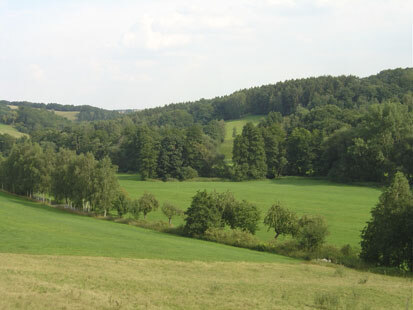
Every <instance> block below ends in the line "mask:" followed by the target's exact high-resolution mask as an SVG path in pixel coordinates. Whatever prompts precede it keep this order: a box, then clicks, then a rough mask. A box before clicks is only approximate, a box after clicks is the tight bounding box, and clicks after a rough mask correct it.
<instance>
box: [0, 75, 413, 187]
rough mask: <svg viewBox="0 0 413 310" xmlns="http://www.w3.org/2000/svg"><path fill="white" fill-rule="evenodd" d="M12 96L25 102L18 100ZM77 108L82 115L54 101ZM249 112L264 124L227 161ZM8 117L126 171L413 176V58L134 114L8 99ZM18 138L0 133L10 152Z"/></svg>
mask: <svg viewBox="0 0 413 310" xmlns="http://www.w3.org/2000/svg"><path fill="white" fill-rule="evenodd" d="M10 104H12V105H15V106H19V108H18V109H14V110H12V109H10V108H8V106H7V105H10ZM75 109H76V110H77V111H79V112H80V113H79V116H78V120H79V121H80V122H70V121H68V120H66V119H64V118H62V117H60V116H58V115H55V114H53V113H51V112H50V111H49V110H59V111H73V110H75ZM82 113H83V114H82ZM251 114H253V115H266V117H265V120H263V121H262V122H261V123H260V124H259V125H258V126H254V125H253V124H247V125H246V126H245V127H244V129H243V131H242V133H240V134H239V135H238V136H237V137H236V138H235V140H234V148H233V162H232V163H229V162H228V160H225V158H224V156H223V155H222V154H220V152H219V145H220V144H221V143H222V141H223V140H224V135H225V122H224V121H225V120H232V119H239V118H242V117H244V116H246V115H251ZM81 115H84V116H81ZM87 115H89V116H87ZM0 119H1V121H2V122H3V123H6V124H12V125H14V126H15V127H16V128H18V129H19V130H20V131H23V132H26V133H29V134H30V136H31V140H32V141H33V142H37V143H39V145H40V146H41V147H42V148H44V149H46V148H51V149H54V150H55V151H57V150H59V149H61V148H65V149H68V150H72V151H75V152H76V153H77V154H86V153H88V152H90V153H91V154H93V156H94V157H95V158H96V159H98V160H100V159H103V158H104V157H106V156H108V157H109V158H110V159H111V161H112V162H113V163H114V164H115V165H117V166H118V168H119V170H120V171H129V172H137V173H139V174H140V175H141V176H142V177H143V178H160V179H163V180H168V179H170V178H175V179H179V180H184V179H188V178H193V177H195V176H205V177H224V178H230V179H233V180H246V179H259V178H265V177H267V178H274V177H278V176H280V175H304V176H326V177H329V178H331V179H333V180H337V181H345V182H348V181H373V182H387V181H389V180H390V179H391V177H392V176H393V175H394V174H395V173H396V172H397V171H402V172H403V173H404V174H405V175H406V177H407V178H408V179H409V180H410V182H412V181H413V69H411V68H407V69H394V70H385V71H382V72H380V73H379V74H377V75H373V76H370V77H366V78H358V77H355V76H339V77H332V76H322V77H317V78H306V79H298V80H290V81H285V82H280V83H277V84H274V85H266V86H261V87H254V88H250V89H244V90H240V91H237V92H235V93H233V94H231V95H229V96H224V97H217V98H213V99H208V100H207V99H201V100H199V101H196V102H187V103H178V104H170V105H167V106H164V107H159V108H152V109H146V110H142V111H138V112H132V113H127V114H121V113H117V112H113V113H112V112H111V111H105V110H102V109H98V108H92V107H88V106H83V107H73V106H61V105H57V104H47V105H44V104H30V103H16V102H13V103H10V102H5V101H2V102H0ZM96 119H99V120H96ZM82 120H89V122H81V121H82ZM14 140H15V139H13V138H10V137H6V136H5V135H2V137H0V151H1V152H2V154H3V156H8V154H9V153H10V152H11V150H12V148H13V145H14V144H15V142H18V141H14ZM18 143H19V142H18Z"/></svg>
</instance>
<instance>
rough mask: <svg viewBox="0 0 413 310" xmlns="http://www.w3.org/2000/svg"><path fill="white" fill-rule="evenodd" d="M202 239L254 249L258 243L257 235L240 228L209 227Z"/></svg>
mask: <svg viewBox="0 0 413 310" xmlns="http://www.w3.org/2000/svg"><path fill="white" fill-rule="evenodd" d="M204 239H206V240H209V241H214V242H218V243H223V244H227V245H232V246H236V247H241V248H247V249H255V248H256V247H257V245H258V244H259V243H260V241H259V240H258V239H257V237H255V236H254V235H252V234H251V233H249V232H247V231H243V230H241V229H230V230H225V229H222V228H209V229H208V230H207V231H205V234H204Z"/></svg>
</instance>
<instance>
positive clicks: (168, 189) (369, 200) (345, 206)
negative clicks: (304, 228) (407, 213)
mask: <svg viewBox="0 0 413 310" xmlns="http://www.w3.org/2000/svg"><path fill="white" fill-rule="evenodd" d="M119 181H120V184H121V186H122V187H123V188H125V189H126V191H127V192H128V193H129V194H130V196H131V197H134V198H137V197H139V196H141V195H142V194H143V193H144V192H145V191H148V192H151V193H153V194H154V195H155V196H156V197H157V198H158V200H159V201H160V202H161V203H162V202H164V201H169V202H171V203H173V204H175V205H176V206H178V207H180V208H182V209H186V208H188V207H189V205H190V203H191V198H192V197H193V196H194V194H195V193H196V191H197V190H203V189H207V190H208V191H212V190H216V191H218V192H223V191H226V190H229V191H231V192H233V193H234V195H235V197H236V198H237V199H245V200H247V201H250V202H252V203H254V204H256V205H257V207H259V209H260V210H261V212H262V216H264V214H265V212H266V211H267V210H268V208H269V207H270V206H271V204H272V203H274V202H275V201H277V200H279V201H282V202H284V204H285V205H286V206H287V207H288V208H290V209H292V210H294V211H296V212H297V213H298V214H300V215H302V214H321V215H323V216H325V218H326V220H327V223H328V225H329V229H330V232H331V234H330V236H329V237H328V242H329V243H331V244H335V245H338V246H341V245H344V244H347V243H348V244H351V245H356V246H357V245H358V243H359V241H360V231H361V229H362V228H363V227H364V226H365V223H366V221H367V220H368V219H369V218H370V210H371V208H372V207H373V206H374V205H375V204H376V203H377V202H378V197H379V195H380V190H379V189H376V188H371V187H366V186H351V185H343V184H336V183H331V182H328V181H325V180H316V179H310V178H300V177H284V178H281V179H278V180H262V181H249V182H202V181H197V182H191V181H187V182H161V181H145V182H143V181H139V177H138V176H136V175H126V174H121V175H119ZM148 219H149V220H166V218H165V216H164V215H163V214H162V212H161V211H159V210H158V211H156V212H153V213H150V214H149V215H148ZM182 222H183V221H182V220H179V219H178V220H177V221H175V224H179V223H182ZM257 236H258V237H259V238H261V239H262V240H270V239H271V238H273V233H272V232H267V229H266V228H265V227H264V226H263V225H261V229H260V230H259V231H258V232H257Z"/></svg>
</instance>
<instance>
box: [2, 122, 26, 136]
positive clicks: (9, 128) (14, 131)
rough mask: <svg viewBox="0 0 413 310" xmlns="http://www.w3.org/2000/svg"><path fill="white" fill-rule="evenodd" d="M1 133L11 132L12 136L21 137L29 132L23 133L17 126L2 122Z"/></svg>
mask: <svg viewBox="0 0 413 310" xmlns="http://www.w3.org/2000/svg"><path fill="white" fill-rule="evenodd" d="M0 133H1V134H5V133H7V134H9V135H10V136H12V137H15V138H21V137H23V136H27V134H25V133H22V132H20V131H18V130H17V129H16V128H14V127H12V126H10V125H6V124H0Z"/></svg>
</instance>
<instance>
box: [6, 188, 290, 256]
mask: <svg viewBox="0 0 413 310" xmlns="http://www.w3.org/2000/svg"><path fill="white" fill-rule="evenodd" d="M0 205H1V208H0V227H1V235H2V238H1V239H0V252H2V253H25V254H48V255H79V256H106V257H130V258H145V259H169V260H179V261H192V260H198V261H250V262H276V261H278V262H292V261H295V260H293V259H290V258H288V257H284V256H279V255H273V254H268V253H261V252H256V251H250V250H245V249H240V248H234V247H230V246H225V245H221V244H216V243H212V242H206V241H201V240H196V239H190V238H183V237H177V236H173V235H168V234H161V233H158V232H154V231H151V230H146V229H142V228H137V227H133V226H129V225H124V224H118V223H114V222H108V221H103V220H98V219H94V218H91V217H86V216H79V215H75V214H69V213H67V212H64V211H60V210H58V209H55V208H51V207H47V206H43V205H41V204H39V203H34V202H29V201H27V200H24V199H21V198H18V197H15V196H11V195H9V194H6V193H3V192H0Z"/></svg>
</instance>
